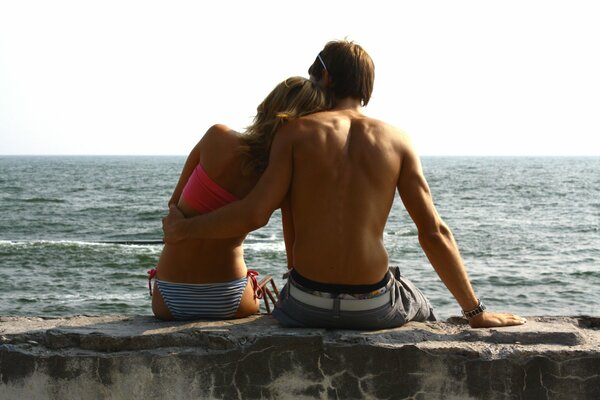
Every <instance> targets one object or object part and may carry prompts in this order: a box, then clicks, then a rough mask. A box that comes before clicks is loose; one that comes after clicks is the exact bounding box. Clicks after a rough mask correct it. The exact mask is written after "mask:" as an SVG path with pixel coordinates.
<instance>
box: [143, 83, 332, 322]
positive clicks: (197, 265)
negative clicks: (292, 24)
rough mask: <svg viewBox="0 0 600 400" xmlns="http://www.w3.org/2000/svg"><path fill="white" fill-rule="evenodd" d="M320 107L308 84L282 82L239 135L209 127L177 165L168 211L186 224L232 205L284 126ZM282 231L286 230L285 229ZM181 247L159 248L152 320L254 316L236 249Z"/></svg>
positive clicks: (237, 241) (253, 290) (234, 245)
mask: <svg viewBox="0 0 600 400" xmlns="http://www.w3.org/2000/svg"><path fill="white" fill-rule="evenodd" d="M326 108H327V101H326V98H325V94H324V93H323V92H321V91H320V90H319V89H318V88H317V86H315V85H314V84H313V83H312V82H310V81H309V80H308V79H305V78H300V77H293V78H289V79H286V80H285V81H283V82H281V83H280V84H279V85H277V86H276V87H275V89H273V91H272V92H271V93H270V94H269V95H268V96H267V97H266V98H265V100H264V101H263V102H262V103H261V104H260V105H259V106H258V108H257V114H256V116H255V118H254V121H253V123H252V125H250V126H249V127H248V128H247V130H246V132H245V133H244V134H240V133H238V132H235V131H233V130H231V129H229V128H228V127H226V126H224V125H214V126H212V127H211V128H210V129H209V130H208V131H207V132H206V133H205V134H204V136H203V137H202V139H201V140H200V142H198V144H197V145H196V147H194V149H193V150H192V151H191V153H190V155H189V156H188V158H187V161H186V162H185V165H184V167H183V171H182V172H181V176H180V178H179V182H178V183H177V186H176V187H175V191H174V192H173V196H172V197H171V199H170V200H169V205H171V204H177V207H178V208H179V209H180V210H181V212H182V213H183V214H184V215H185V216H186V217H192V216H194V215H198V214H203V213H207V212H210V211H212V210H214V209H217V208H219V207H221V206H223V205H225V204H228V203H230V202H233V201H235V200H237V199H240V198H242V197H244V196H246V194H248V192H250V190H251V189H252V188H253V187H254V185H255V184H256V182H257V181H258V179H259V178H260V175H261V174H262V172H263V171H264V169H265V168H266V166H267V163H268V161H269V150H270V148H271V142H272V140H273V136H274V135H275V132H276V131H277V129H278V128H279V127H280V126H281V124H283V123H285V121H286V120H287V119H290V118H297V117H300V116H303V115H306V114H310V113H313V112H317V111H321V110H324V109H326ZM286 230H289V229H286ZM244 238H245V236H242V237H236V238H230V239H218V240H214V239H201V240H188V241H185V242H182V243H177V244H165V246H164V248H163V251H162V254H161V256H160V259H159V261H158V266H157V268H156V270H152V271H154V272H152V271H151V272H150V274H151V275H150V279H152V278H153V277H154V276H155V277H156V280H155V282H154V291H153V296H152V311H153V312H154V315H155V316H156V317H157V318H160V319H163V320H172V319H196V318H218V319H225V318H241V317H245V316H248V315H251V314H255V313H256V312H258V309H259V304H258V300H257V293H258V288H257V283H256V278H255V275H256V272H254V271H248V269H247V268H246V264H245V262H244V257H243V250H242V242H243V240H244Z"/></svg>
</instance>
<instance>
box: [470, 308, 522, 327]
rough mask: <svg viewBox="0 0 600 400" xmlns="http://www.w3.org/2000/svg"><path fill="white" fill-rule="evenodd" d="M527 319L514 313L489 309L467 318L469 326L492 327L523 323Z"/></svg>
mask: <svg viewBox="0 0 600 400" xmlns="http://www.w3.org/2000/svg"><path fill="white" fill-rule="evenodd" d="M525 322H527V320H526V319H525V318H522V317H519V316H518V315H514V314H501V313H494V312H489V311H484V312H483V313H481V314H479V315H476V316H475V317H473V318H471V319H470V320H469V325H471V328H492V327H499V326H511V325H523V324H524V323H525Z"/></svg>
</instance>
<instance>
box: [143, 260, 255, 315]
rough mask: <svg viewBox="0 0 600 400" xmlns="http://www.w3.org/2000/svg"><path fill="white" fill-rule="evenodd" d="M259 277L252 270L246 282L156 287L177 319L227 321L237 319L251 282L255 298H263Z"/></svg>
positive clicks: (170, 283) (165, 283)
mask: <svg viewBox="0 0 600 400" xmlns="http://www.w3.org/2000/svg"><path fill="white" fill-rule="evenodd" d="M256 275H258V273H257V272H256V271H253V270H248V275H247V276H244V277H243V278H240V279H235V280H232V281H227V282H218V283H175V282H166V281H161V280H158V279H156V286H157V288H158V290H159V291H160V294H161V296H162V298H163V300H164V301H165V304H166V306H167V308H168V309H169V311H170V312H171V315H172V316H173V318H174V319H178V320H189V319H204V318H207V319H226V318H232V317H233V316H235V313H236V311H237V310H238V308H239V306H240V301H241V299H242V294H243V293H244V290H245V289H246V285H247V284H248V278H251V282H252V286H253V289H254V294H255V297H256V298H260V297H262V292H261V290H260V289H259V288H258V285H257V283H256ZM150 279H152V277H151V278H150Z"/></svg>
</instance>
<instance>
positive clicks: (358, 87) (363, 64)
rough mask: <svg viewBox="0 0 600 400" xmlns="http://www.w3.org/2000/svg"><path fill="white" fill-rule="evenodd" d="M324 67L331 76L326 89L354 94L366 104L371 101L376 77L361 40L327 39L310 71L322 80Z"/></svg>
mask: <svg viewBox="0 0 600 400" xmlns="http://www.w3.org/2000/svg"><path fill="white" fill-rule="evenodd" d="M319 57H320V59H319ZM324 70H327V73H328V74H329V77H330V79H331V84H330V86H329V87H328V88H327V90H328V91H329V92H330V93H331V94H332V95H333V96H334V97H335V98H337V99H343V98H344V97H353V98H356V99H360V101H361V102H362V105H363V106H366V105H367V104H368V103H369V100H370V99H371V93H372V92H373V82H374V81H375V65H374V64H373V60H372V59H371V57H370V56H369V54H367V52H366V51H365V50H364V49H363V48H362V47H360V46H359V45H358V44H356V43H353V42H350V41H347V40H338V41H332V42H329V43H327V44H326V45H325V47H324V48H323V50H321V52H320V53H319V55H318V57H317V58H316V59H315V62H314V63H313V64H312V65H311V66H310V68H309V69H308V73H309V75H310V76H311V77H313V78H315V79H317V80H321V79H322V77H323V71H324Z"/></svg>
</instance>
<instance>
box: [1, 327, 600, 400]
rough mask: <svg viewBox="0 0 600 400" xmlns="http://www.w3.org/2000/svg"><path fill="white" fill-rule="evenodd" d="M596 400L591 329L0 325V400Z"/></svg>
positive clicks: (596, 361)
mask: <svg viewBox="0 0 600 400" xmlns="http://www.w3.org/2000/svg"><path fill="white" fill-rule="evenodd" d="M138 398H139V399H167V398H168V399H179V398H180V399H188V398H193V399H198V398H200V399H204V398H206V399H255V398H256V399H259V398H265V399H271V398H283V399H286V398H294V399H313V398H321V399H354V398H365V399H528V400H529V399H569V400H572V399H600V319H599V318H594V317H529V318H528V323H527V324H526V325H524V326H519V327H509V328H498V329H479V330H473V329H470V328H469V327H468V326H466V325H464V324H460V323H458V320H457V319H455V320H449V321H448V322H436V323H410V324H407V325H406V326H404V327H401V328H396V329H389V330H381V331H341V330H321V329H286V328H282V327H280V326H278V325H277V323H276V322H275V321H274V320H273V319H272V318H271V317H270V316H264V315H261V316H254V317H251V318H246V319H241V320H234V321H196V322H169V323H165V322H159V321H157V320H156V319H154V318H152V317H146V316H137V317H126V316H74V317H69V318H24V317H0V399H138Z"/></svg>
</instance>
